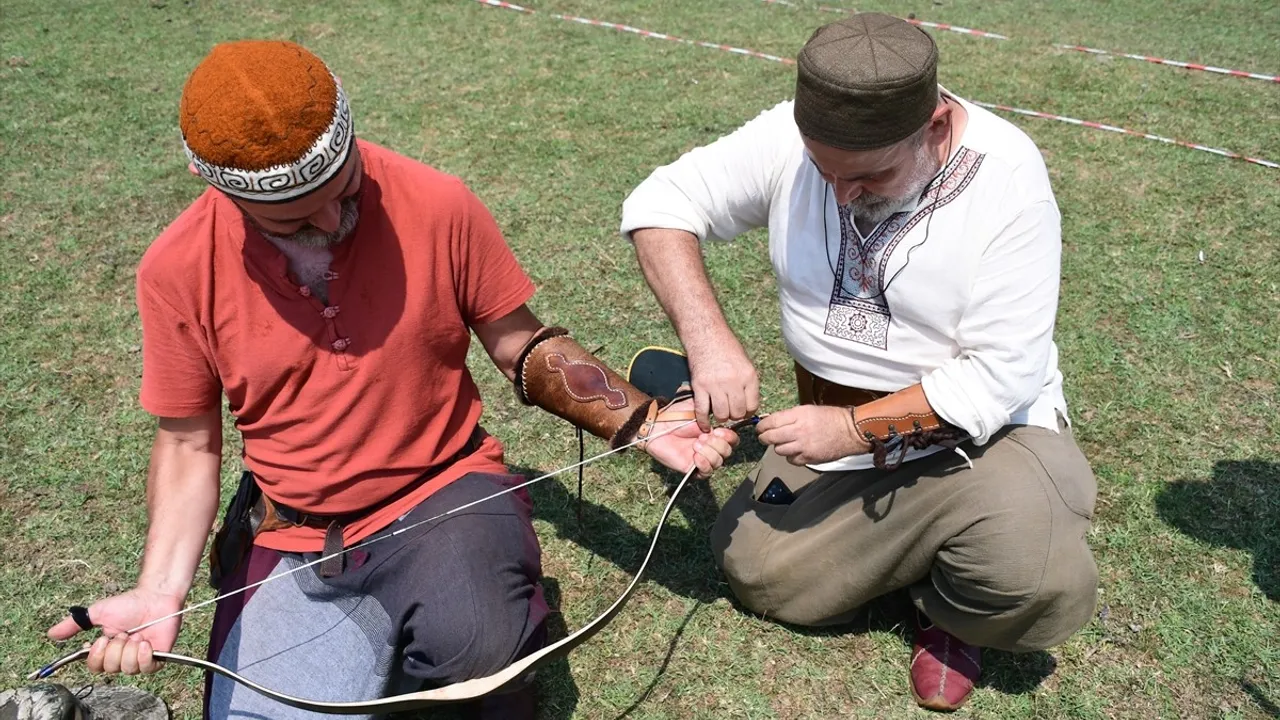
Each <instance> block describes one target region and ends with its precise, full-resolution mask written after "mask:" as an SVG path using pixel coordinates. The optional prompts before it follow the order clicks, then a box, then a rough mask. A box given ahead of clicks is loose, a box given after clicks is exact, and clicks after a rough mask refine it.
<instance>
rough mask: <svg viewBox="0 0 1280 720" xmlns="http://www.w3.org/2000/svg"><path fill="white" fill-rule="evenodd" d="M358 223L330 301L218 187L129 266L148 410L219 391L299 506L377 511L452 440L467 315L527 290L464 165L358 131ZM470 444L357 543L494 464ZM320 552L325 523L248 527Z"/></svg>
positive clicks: (282, 498)
mask: <svg viewBox="0 0 1280 720" xmlns="http://www.w3.org/2000/svg"><path fill="white" fill-rule="evenodd" d="M358 147H359V149H360V154H361V157H362V159H363V162H364V170H363V172H364V177H363V180H362V195H361V198H360V221H359V223H358V224H357V226H356V229H355V231H354V232H353V233H352V234H351V235H350V236H348V237H347V239H345V240H344V241H343V242H342V243H341V244H340V245H338V246H336V247H335V248H334V249H333V255H334V257H333V263H332V265H331V266H330V271H331V275H330V278H331V279H330V280H329V282H328V294H329V310H328V311H327V312H326V307H325V305H324V304H323V303H321V302H320V300H319V299H318V298H316V297H313V296H311V295H310V293H309V291H307V290H305V289H304V288H303V287H301V286H300V285H298V284H297V283H296V282H295V281H294V280H293V279H292V278H291V276H290V273H289V270H288V261H287V260H286V258H285V257H284V255H283V254H282V253H281V252H280V251H279V250H278V249H276V248H275V246H273V245H272V244H271V243H269V242H268V241H267V240H266V239H265V238H263V237H262V235H260V234H259V233H258V232H257V231H256V230H255V229H254V228H253V226H252V225H250V224H249V223H248V222H247V221H246V220H245V218H244V215H243V214H242V213H241V212H240V210H239V208H237V207H236V205H235V204H234V203H232V202H231V200H229V199H228V198H227V197H226V196H225V195H223V194H222V193H221V192H218V191H216V190H213V189H209V190H208V191H206V192H205V193H204V194H203V195H202V196H200V198H199V199H197V200H196V201H195V203H194V204H192V205H191V206H190V207H189V208H187V209H186V210H185V211H184V212H183V213H182V215H180V216H179V217H178V219H177V220H176V221H174V223H173V224H172V225H170V226H169V227H168V228H167V229H166V230H165V231H164V233H162V234H161V235H160V237H159V238H157V239H156V241H155V242H154V243H152V245H151V247H150V248H149V249H148V250H147V253H146V255H145V256H144V257H143V258H142V263H141V265H140V266H139V267H138V277H137V290H138V309H139V313H140V314H141V317H142V334H143V343H142V345H143V353H142V354H143V361H142V393H141V400H142V406H143V407H144V408H146V410H147V411H148V412H150V413H152V414H154V415H158V416H162V417H190V416H193V415H198V414H200V413H203V412H206V411H208V410H211V409H214V408H216V407H217V405H218V397H219V395H220V394H223V393H225V394H226V397H227V401H228V403H229V406H230V410H231V414H232V415H234V416H235V419H236V427H237V428H238V429H239V430H240V433H241V435H242V436H243V439H244V460H245V464H246V465H247V466H248V467H249V469H250V470H252V471H253V472H254V473H255V474H256V475H257V477H258V479H259V482H260V484H261V485H262V489H263V491H264V492H265V493H266V494H267V495H268V496H270V497H271V498H272V499H274V500H277V501H279V502H281V503H284V504H285V505H287V506H289V507H293V508H296V509H298V510H301V511H310V512H316V513H324V514H343V513H352V512H357V511H360V510H362V509H363V508H368V507H372V506H374V505H377V504H378V503H380V502H382V501H384V500H386V499H387V498H389V497H390V496H392V495H394V494H395V493H396V492H397V491H400V490H402V489H403V488H404V487H406V486H407V485H408V484H410V483H411V482H412V481H413V480H414V479H415V478H416V477H418V476H419V475H421V474H422V473H423V471H425V470H426V469H427V468H429V467H432V466H434V465H438V464H440V463H441V462H444V461H445V460H447V459H448V458H449V457H451V456H452V455H453V454H454V453H456V452H458V450H460V449H461V448H462V447H463V445H464V444H465V443H466V441H467V439H468V437H469V436H470V434H471V432H472V430H473V429H474V428H475V427H476V425H477V423H478V421H479V418H480V412H481V405H480V394H479V391H478V390H477V388H476V385H475V382H474V381H473V380H472V379H471V374H470V373H469V372H468V371H467V367H466V355H467V347H468V345H469V343H470V340H471V334H470V330H469V326H471V325H474V324H477V323H487V322H491V321H494V320H497V319H499V318H501V317H503V316H505V315H507V314H509V313H511V312H512V311H514V310H516V309H517V308H519V307H520V306H521V305H522V304H524V303H525V302H527V301H528V300H529V298H530V297H532V296H533V292H534V287H533V283H532V282H531V281H530V280H529V278H528V276H527V275H526V274H525V273H524V271H523V270H522V269H521V268H520V266H519V264H518V263H517V262H516V259H515V256H514V255H513V254H512V253H511V250H510V248H508V247H507V245H506V242H505V241H504V240H503V238H502V233H501V231H500V230H499V229H498V226H497V224H496V223H495V222H494V220H493V217H492V216H491V215H490V214H489V212H488V210H486V209H485V207H484V205H483V204H482V203H481V202H480V200H479V199H478V198H476V196H475V195H473V194H472V193H471V192H470V191H469V190H468V189H467V188H466V187H465V186H464V185H463V184H462V182H461V181H460V180H458V179H457V178H454V177H451V176H449V175H445V174H443V173H441V172H439V171H437V170H434V169H432V168H430V167H427V166H426V165H423V164H421V163H418V162H415V161H413V160H410V159H408V158H405V157H402V156H400V155H397V154H395V153H393V152H391V151H389V150H386V149H384V148H381V147H378V146H377V145H373V144H371V143H367V142H364V141H359V142H358ZM503 471H504V466H503V463H502V445H501V444H500V443H499V442H498V441H497V439H495V438H493V437H491V436H486V437H485V439H484V441H483V443H482V444H481V447H480V449H479V451H477V452H475V453H474V454H472V455H470V456H469V457H467V458H466V459H464V460H462V461H460V462H458V463H456V464H454V465H453V466H451V467H450V468H449V469H448V470H446V471H444V472H443V473H441V474H439V475H438V476H436V477H435V478H434V479H432V480H431V481H429V482H427V483H425V484H424V485H423V486H422V487H420V488H417V489H416V490H414V491H413V492H411V493H409V494H407V495H406V496H405V497H403V498H400V499H399V500H397V501H396V502H393V503H389V504H388V505H387V506H386V507H384V508H381V509H379V510H378V511H377V512H375V513H373V514H371V515H369V516H368V517H366V518H364V519H362V520H360V521H359V522H356V523H354V524H352V525H351V526H349V527H348V528H347V533H346V541H347V542H348V543H351V542H353V541H355V540H358V539H360V538H362V537H365V536H367V535H369V534H371V533H373V532H376V531H377V530H378V529H380V528H382V527H385V526H386V525H388V524H390V523H391V522H392V521H393V520H395V518H397V517H399V516H400V515H402V514H404V513H405V512H407V511H408V510H409V509H410V508H412V507H413V506H415V505H417V504H418V503H419V502H421V501H422V500H423V498H425V497H427V496H428V495H430V494H431V493H432V492H435V491H436V490H438V489H439V488H441V487H443V486H445V485H447V484H448V483H450V482H452V481H453V480H455V479H457V478H458V477H460V476H462V475H464V474H466V473H469V472H503ZM257 542H258V544H260V545H263V546H266V547H270V548H274V549H278V550H287V551H314V550H318V549H319V548H320V547H321V545H322V542H323V533H322V531H320V530H313V529H310V528H291V529H287V530H280V531H275V532H271V533H263V534H262V535H260V536H259V537H258V540H257Z"/></svg>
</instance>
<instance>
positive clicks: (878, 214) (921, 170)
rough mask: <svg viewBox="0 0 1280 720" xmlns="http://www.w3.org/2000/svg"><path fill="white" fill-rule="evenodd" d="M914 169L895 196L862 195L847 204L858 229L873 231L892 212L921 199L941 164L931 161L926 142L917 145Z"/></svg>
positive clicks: (865, 193) (899, 210)
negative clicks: (918, 146) (898, 194)
mask: <svg viewBox="0 0 1280 720" xmlns="http://www.w3.org/2000/svg"><path fill="white" fill-rule="evenodd" d="M913 160H914V161H915V168H914V169H912V171H911V174H910V175H908V176H907V185H906V189H905V190H903V192H902V194H901V195H900V196H898V197H892V198H891V197H885V196H883V195H876V194H874V193H869V192H864V193H862V194H861V195H859V196H858V197H856V198H854V199H853V200H850V201H849V204H848V207H849V209H850V210H852V211H853V219H854V221H855V222H856V223H857V224H858V226H859V229H861V228H863V227H866V228H872V227H875V226H876V225H879V224H880V223H882V222H884V221H885V220H888V219H889V218H890V217H891V216H892V215H893V214H894V213H897V212H901V211H902V210H903V209H904V208H907V207H910V206H911V204H912V203H914V202H915V201H916V198H918V197H920V193H922V192H924V189H925V188H926V187H928V186H929V183H930V182H933V177H934V176H935V175H937V174H938V169H939V168H940V167H941V163H939V162H938V161H937V160H935V159H934V157H933V153H932V152H930V150H929V147H928V145H927V144H926V143H923V142H922V143H920V148H919V149H918V150H916V153H915V156H914V158H913Z"/></svg>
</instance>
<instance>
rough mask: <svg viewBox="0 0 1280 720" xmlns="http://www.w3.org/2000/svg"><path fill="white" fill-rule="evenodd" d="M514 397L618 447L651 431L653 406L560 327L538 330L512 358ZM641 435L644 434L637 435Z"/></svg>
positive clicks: (655, 411) (654, 402) (654, 403)
mask: <svg viewBox="0 0 1280 720" xmlns="http://www.w3.org/2000/svg"><path fill="white" fill-rule="evenodd" d="M515 372H516V377H515V391H516V398H518V399H519V400H520V402H522V403H524V404H525V405H537V406H538V407H540V408H542V409H543V410H546V411H547V412H549V413H551V414H552V415H555V416H557V417H560V418H563V419H565V420H568V421H569V422H570V423H573V424H574V425H575V426H577V427H580V428H582V429H583V430H586V431H587V432H589V433H591V434H592V435H595V436H596V437H600V438H604V439H605V440H608V441H609V447H611V448H614V449H616V448H618V447H621V446H622V445H625V444H626V443H627V442H629V441H630V440H631V439H632V438H634V437H637V433H640V431H641V430H642V429H649V428H652V426H653V423H654V420H655V418H657V416H658V401H657V400H655V399H653V398H651V397H649V396H648V395H646V394H644V393H642V392H640V391H639V390H637V389H636V388H635V387H634V386H633V385H632V384H631V383H629V382H627V381H626V380H623V379H622V378H621V377H619V376H618V374H617V373H615V372H614V371H613V370H610V369H609V366H607V365H605V364H604V363H603V362H601V361H600V360H599V359H598V358H596V357H595V356H594V355H592V354H591V353H589V352H587V350H586V349H585V348H583V347H582V346H581V345H579V344H578V342H577V341H576V340H574V339H573V338H571V337H569V331H568V330H565V329H564V328H543V329H541V330H539V331H538V332H537V333H535V334H534V336H533V337H532V338H531V339H530V340H529V342H528V343H526V344H525V346H524V349H522V350H521V351H520V355H519V356H518V357H517V359H516V367H515ZM642 435H647V433H642Z"/></svg>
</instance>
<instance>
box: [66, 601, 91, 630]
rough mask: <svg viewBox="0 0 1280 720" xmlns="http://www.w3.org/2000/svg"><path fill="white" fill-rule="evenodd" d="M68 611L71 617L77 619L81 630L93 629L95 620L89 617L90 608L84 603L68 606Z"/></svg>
mask: <svg viewBox="0 0 1280 720" xmlns="http://www.w3.org/2000/svg"><path fill="white" fill-rule="evenodd" d="M67 612H69V613H71V619H72V620H75V621H76V624H77V625H79V626H80V629H81V630H92V629H93V627H94V625H93V621H92V620H90V619H89V608H87V607H84V606H83V605H72V606H71V607H69V608H67Z"/></svg>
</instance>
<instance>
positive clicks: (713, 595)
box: [510, 436, 764, 603]
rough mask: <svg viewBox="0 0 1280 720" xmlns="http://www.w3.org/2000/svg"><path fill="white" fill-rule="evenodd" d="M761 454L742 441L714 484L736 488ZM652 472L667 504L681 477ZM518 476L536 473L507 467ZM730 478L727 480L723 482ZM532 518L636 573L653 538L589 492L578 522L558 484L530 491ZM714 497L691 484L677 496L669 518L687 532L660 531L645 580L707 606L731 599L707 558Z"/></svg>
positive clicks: (702, 484)
mask: <svg viewBox="0 0 1280 720" xmlns="http://www.w3.org/2000/svg"><path fill="white" fill-rule="evenodd" d="M763 454H764V448H763V446H761V445H760V444H759V443H758V442H756V441H755V438H754V437H753V436H746V437H743V441H742V446H741V447H740V448H739V450H738V452H736V453H735V454H734V456H733V457H732V458H731V459H730V463H731V464H729V465H728V466H726V467H725V468H724V469H722V470H721V471H720V472H719V473H718V474H717V475H716V477H715V478H714V479H713V480H712V482H731V483H737V482H739V481H740V480H741V479H742V478H743V477H745V476H746V474H747V472H748V471H749V470H750V469H751V468H752V467H754V465H755V463H756V462H757V461H758V460H759V459H760V456H761V455H763ZM650 470H651V471H652V472H653V473H654V475H656V476H657V477H658V478H659V480H660V481H661V483H662V486H663V490H664V494H663V496H662V498H661V501H662V502H666V500H667V498H669V497H670V493H671V492H672V491H673V490H674V489H675V487H676V485H677V484H679V482H680V477H681V475H680V474H677V473H675V472H673V471H671V470H668V469H666V468H664V467H661V466H659V465H658V464H657V463H653V464H652V466H651V468H650ZM510 471H511V472H513V473H517V474H522V475H527V476H530V477H532V476H536V475H539V474H541V473H540V472H539V471H538V470H535V469H532V468H526V467H510ZM726 478H728V479H726ZM530 495H532V497H533V509H534V515H535V517H537V518H539V519H542V520H545V521H547V522H549V523H551V524H552V525H554V526H555V528H556V530H557V531H558V532H559V533H560V535H561V536H562V537H565V538H569V539H571V540H573V542H576V543H577V544H579V545H581V546H582V547H584V548H586V549H588V550H590V551H591V552H592V553H593V554H595V555H598V556H600V557H602V558H604V559H606V560H608V561H609V562H611V563H613V564H614V565H617V566H618V567H620V568H622V569H623V570H625V571H626V572H629V573H634V572H635V571H636V569H637V568H639V567H640V562H641V561H642V560H644V555H645V552H646V551H647V550H648V549H649V542H650V540H651V539H652V537H653V528H635V527H633V526H632V525H631V524H629V523H628V522H627V521H626V519H625V518H623V517H622V516H620V515H619V514H618V513H616V512H614V511H613V510H611V509H609V508H608V507H606V506H604V505H602V504H599V503H595V502H592V501H591V490H590V488H587V491H586V494H585V497H584V499H583V501H582V507H581V513H582V515H581V518H582V520H581V523H579V520H578V499H577V497H576V495H575V494H574V493H573V492H571V491H570V490H568V489H566V488H565V486H564V485H561V484H560V483H554V482H553V483H540V484H538V485H535V486H533V487H531V488H530ZM719 509H720V508H719V505H718V503H717V502H716V498H715V494H714V493H713V492H712V491H711V487H710V485H709V484H708V483H707V482H706V481H699V480H692V479H691V480H690V481H689V483H688V484H686V485H685V489H684V492H682V493H681V495H680V498H679V500H677V502H676V507H675V509H674V510H673V515H674V514H675V513H679V514H680V515H682V516H683V517H684V520H685V522H686V523H687V527H677V526H670V525H668V527H666V528H664V529H663V531H662V539H661V541H660V542H659V543H658V549H657V551H656V552H655V555H654V558H653V562H652V563H651V564H650V565H649V568H648V570H647V571H646V575H645V577H646V579H648V580H649V581H651V582H655V583H657V584H659V585H661V586H662V587H664V588H666V589H667V590H669V591H671V592H672V593H675V594H676V595H680V596H681V597H687V598H690V599H692V600H697V601H699V602H703V603H710V602H713V601H715V600H716V599H717V598H721V597H725V598H728V597H731V596H730V594H729V591H728V587H727V586H726V585H725V584H724V583H723V582H722V580H721V576H720V569H719V568H718V567H716V564H715V559H714V557H713V556H712V553H711V526H712V525H713V524H714V523H715V519H716V513H717V512H719Z"/></svg>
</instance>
